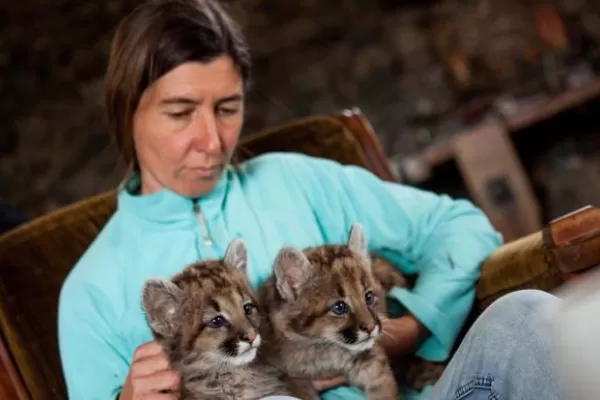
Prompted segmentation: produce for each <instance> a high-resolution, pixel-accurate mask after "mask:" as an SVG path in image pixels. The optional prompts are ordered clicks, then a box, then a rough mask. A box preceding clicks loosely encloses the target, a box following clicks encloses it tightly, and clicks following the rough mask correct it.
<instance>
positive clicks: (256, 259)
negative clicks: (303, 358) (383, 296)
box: [59, 0, 559, 400]
mask: <svg viewBox="0 0 600 400" xmlns="http://www.w3.org/2000/svg"><path fill="white" fill-rule="evenodd" d="M249 69H250V57H249V53H248V49H247V47H246V44H245V42H244V38H243V37H242V35H241V33H240V31H239V29H238V27H237V26H236V25H235V23H234V22H233V21H232V20H231V19H230V18H229V17H228V15H227V14H226V13H225V12H224V11H223V10H222V9H221V8H220V7H219V6H218V3H217V2H216V1H211V0H163V1H152V2H148V3H145V4H142V5H140V6H139V7H138V8H137V9H136V10H135V11H133V12H132V13H131V14H130V15H129V16H127V17H126V18H125V19H124V20H123V21H122V23H121V24H120V26H119V27H118V30H117V32H116V35H115V38H114V41H113V44H112V48H111V52H110V60H109V66H108V71H107V77H106V78H107V80H106V105H107V109H108V116H109V121H110V123H111V127H112V130H113V132H114V134H115V138H116V141H117V143H118V145H119V148H120V150H121V152H122V155H123V157H124V159H125V161H126V162H127V163H128V164H129V165H130V166H131V171H132V173H131V174H130V177H129V179H128V180H127V181H126V182H125V183H124V185H123V186H122V187H121V188H120V191H119V195H118V210H117V212H116V213H115V214H114V216H113V217H112V218H111V220H110V221H109V222H108V224H107V225H106V226H105V228H104V229H103V231H102V232H101V233H100V235H99V236H98V237H97V239H96V240H95V242H94V243H93V244H92V245H91V246H90V248H89V249H88V250H87V252H86V253H85V254H84V255H83V256H82V258H81V259H80V261H79V262H78V264H77V265H76V266H75V268H74V269H73V271H72V272H71V273H70V275H69V277H68V278H67V280H66V282H65V283H64V286H63V288H62V291H61V296H60V305H59V341H60V351H61V359H62V363H63V368H64V374H65V377H66V381H67V387H68V391H69V395H70V398H73V399H114V398H116V397H117V396H119V398H120V399H121V400H129V399H140V398H144V399H172V398H176V397H175V395H174V394H170V393H173V392H176V391H177V388H178V377H177V376H176V374H175V373H174V372H173V371H171V370H170V368H169V365H168V362H167V360H166V358H165V357H164V354H163V353H162V352H161V350H160V348H159V347H158V346H157V345H156V343H154V342H152V341H151V339H152V336H151V333H150V331H149V328H148V326H147V324H146V322H145V320H144V316H143V314H142V311H141V308H140V292H141V287H142V284H143V283H144V281H145V280H146V279H147V278H149V277H156V276H159V277H170V276H172V275H173V274H175V273H176V272H178V271H179V270H180V269H181V268H182V267H183V266H185V265H187V264H190V263H192V262H194V261H197V260H198V259H205V258H220V257H222V256H223V253H224V250H225V248H226V246H227V244H228V243H229V242H230V241H231V240H232V239H233V238H235V237H242V238H243V239H244V241H245V242H246V244H247V246H248V249H249V252H250V262H249V265H248V274H249V279H250V281H251V282H252V283H253V285H259V284H260V283H261V282H263V281H264V280H265V279H266V278H267V277H268V276H269V274H270V265H271V262H272V261H273V259H274V256H275V254H276V253H277V251H278V250H279V248H280V247H281V246H282V245H283V244H294V245H296V246H299V247H301V248H303V247H308V246H316V245H322V244H324V243H341V242H345V241H346V238H347V235H348V232H349V229H350V226H351V224H353V223H355V222H359V223H361V224H362V225H363V227H364V228H365V231H366V234H367V236H368V237H369V241H370V245H371V247H372V250H373V251H377V252H379V253H381V254H383V255H385V256H387V257H388V258H389V259H390V260H393V261H394V262H395V264H397V265H398V266H400V267H401V268H402V269H403V270H404V271H406V272H419V275H420V277H419V280H418V281H417V283H416V286H415V288H414V290H413V291H411V292H408V291H406V290H404V289H401V288H395V289H393V290H392V291H391V292H390V293H389V296H390V298H391V299H392V300H393V301H395V303H396V304H397V305H401V306H402V307H403V309H404V310H406V312H404V313H402V314H401V313H400V311H398V313H397V314H398V315H397V318H393V319H390V321H389V322H388V323H386V326H385V330H386V331H387V332H389V333H390V335H385V337H384V339H383V342H382V344H383V345H384V347H385V349H386V351H387V352H388V353H389V354H390V356H399V355H401V354H404V353H406V352H408V351H414V350H416V351H417V354H418V355H419V356H421V357H423V358H425V359H429V360H437V361H440V360H445V359H447V357H448V356H449V352H450V350H451V348H452V347H453V344H454V341H455V339H456V336H457V334H458V332H459V330H460V328H461V326H462V324H463V323H464V321H465V318H466V316H467V313H468V312H469V308H470V306H471V304H472V302H473V298H474V282H475V280H476V279H477V277H478V266H479V264H480V263H481V261H482V260H484V259H485V258H486V257H487V256H488V255H489V254H490V253H491V252H492V251H493V250H494V249H495V248H497V247H498V246H499V245H500V243H501V238H500V236H499V235H498V234H497V233H496V232H495V231H494V230H493V228H492V226H491V225H490V223H489V221H488V220H487V218H486V217H485V216H484V214H483V213H482V212H481V211H480V210H478V209H476V208H475V207H473V206H472V205H471V204H470V203H468V202H466V201H453V200H451V199H449V198H448V197H446V196H438V195H435V194H432V193H427V192H423V191H419V190H417V189H413V188H410V187H407V186H403V185H399V184H391V183H385V182H382V181H381V180H379V179H378V178H376V177H375V176H373V175H372V174H371V173H369V172H367V171H365V170H363V169H360V168H356V167H345V166H342V165H339V164H337V163H335V162H332V161H329V160H322V159H315V158H311V157H307V156H304V155H299V154H272V155H266V156H261V157H257V158H255V159H253V160H252V161H249V162H247V163H245V164H243V165H240V166H238V168H236V169H235V170H234V169H233V168H231V167H230V160H231V157H232V154H233V153H234V151H235V148H236V144H237V141H238V137H239V133H240V129H241V126H242V120H243V112H244V96H245V87H246V85H247V83H248V79H249V75H250V74H249ZM547 301H549V300H548V299H547V298H546V297H545V296H544V295H541V294H537V293H535V292H534V293H529V292H524V293H523V294H519V295H514V296H509V298H508V299H507V300H504V301H503V302H499V303H498V304H497V305H495V306H494V307H492V308H491V310H490V311H489V312H487V313H486V314H485V315H484V316H483V317H481V319H480V320H479V321H478V323H477V324H476V325H475V327H474V328H473V329H472V331H471V333H470V334H469V336H468V337H467V339H465V341H464V343H463V346H462V347H461V350H460V351H459V352H458V354H457V356H456V357H455V358H454V360H453V361H452V363H451V365H450V368H449V369H448V371H447V373H446V374H445V376H444V378H443V379H442V380H441V382H440V383H439V384H438V385H437V387H436V388H435V393H433V394H431V396H430V397H429V398H430V399H446V398H450V397H452V396H455V393H464V392H467V393H468V392H469V390H470V389H474V391H473V392H472V394H473V396H477V395H480V394H479V393H483V392H485V393H487V394H485V395H484V396H486V397H485V398H492V397H490V391H494V390H497V391H498V392H499V395H500V396H501V397H502V398H511V395H510V393H512V398H515V399H516V398H519V399H521V398H544V399H554V398H559V395H558V389H557V388H555V386H553V382H550V383H549V384H548V382H547V381H550V380H551V378H552V375H551V372H548V371H547V370H546V369H540V370H537V369H534V370H532V371H529V372H527V373H522V374H521V375H514V371H515V369H514V368H517V367H518V366H519V365H520V364H519V363H521V365H525V364H526V363H527V365H528V366H529V365H533V366H534V367H535V365H538V363H539V364H540V365H543V364H545V363H546V361H547V360H546V358H545V357H547V351H545V350H546V349H545V348H544V347H543V346H544V343H545V342H544V341H543V338H541V336H540V332H538V331H537V330H536V328H535V326H534V325H532V324H534V323H535V321H534V320H533V319H531V318H529V319H525V318H526V316H527V315H529V314H531V312H532V311H531V310H533V309H535V307H537V306H538V303H544V302H547ZM399 308H400V307H398V309H399ZM400 314H401V315H400ZM507 320H510V321H511V323H510V324H508V325H507V322H506V321H507ZM486 321H487V322H486ZM506 326H509V327H510V328H511V329H513V330H511V331H506ZM499 336H501V337H502V340H496V339H498V338H499ZM523 344H527V347H526V348H523V349H519V351H518V352H511V350H510V349H516V348H517V347H518V346H520V345H523ZM500 345H502V346H501V347H502V352H500ZM505 347H506V348H508V349H509V353H508V355H507V354H505V353H504V352H505V351H506V350H505ZM509 356H510V357H509ZM501 360H510V362H511V363H512V366H511V368H510V369H509V367H508V363H507V362H506V363H499V362H498V361H501ZM515 365H516V366H517V367H515ZM490 376H493V379H492V378H490V379H488V377H490ZM513 378H514V379H513ZM474 379H476V380H474ZM492 381H493V382H494V383H493V385H492ZM541 383H543V384H544V385H543V387H542V385H541ZM510 384H512V385H516V386H515V387H521V388H522V389H519V390H520V391H516V392H515V391H513V389H509V385H510ZM315 385H316V386H317V387H318V388H320V389H322V390H324V392H323V397H324V398H327V399H334V398H344V399H361V398H364V397H363V396H362V395H361V392H360V391H358V390H356V389H354V388H348V387H345V386H344V385H343V382H342V381H341V380H340V379H332V380H328V381H319V382H315ZM519 385H521V386H519ZM328 389H329V390H328ZM479 390H481V391H482V392H479ZM530 390H531V391H533V390H535V393H534V392H530ZM425 395H426V394H422V395H421V397H422V398H424V396H425ZM530 395H531V396H530ZM456 398H458V397H456ZM473 398H478V397H473ZM481 398H483V397H481Z"/></svg>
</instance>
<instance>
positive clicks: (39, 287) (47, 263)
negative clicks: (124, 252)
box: [0, 109, 600, 400]
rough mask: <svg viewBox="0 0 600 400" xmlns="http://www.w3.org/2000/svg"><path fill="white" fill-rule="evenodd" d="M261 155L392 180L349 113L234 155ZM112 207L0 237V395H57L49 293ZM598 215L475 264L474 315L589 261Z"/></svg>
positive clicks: (279, 132) (108, 199)
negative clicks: (307, 158)
mask: <svg viewBox="0 0 600 400" xmlns="http://www.w3.org/2000/svg"><path fill="white" fill-rule="evenodd" d="M270 151H295V152H303V153H306V154H310V155H313V156H319V157H327V158H331V159H335V160H337V161H339V162H341V163H344V164H354V165H359V166H362V167H364V168H367V169H370V170H371V171H373V172H374V173H375V174H376V175H378V176H379V177H380V178H382V179H384V180H388V181H392V180H394V177H393V175H392V173H391V171H390V169H389V166H388V164H387V161H386V157H385V154H384V152H383V150H382V148H381V145H380V144H379V141H378V140H377V137H376V136H375V134H374V132H373V129H372V127H371V125H370V123H369V121H368V120H367V119H366V118H365V116H364V115H363V114H362V113H361V112H360V111H359V110H357V109H353V110H345V111H343V112H341V113H340V114H337V115H333V116H321V117H311V118H304V119H301V120H298V121H294V122H292V123H290V124H287V125H284V126H280V127H277V128H273V129H270V130H268V131H266V132H263V133H260V134H258V135H254V136H250V137H247V138H244V139H243V140H242V141H241V143H240V152H239V154H238V157H239V159H240V160H244V159H247V158H250V157H252V156H254V155H258V154H262V153H265V152H270ZM114 210H115V192H114V191H109V192H107V193H102V194H100V195H97V196H95V197H92V198H88V199H85V200H83V201H80V202H78V203H75V204H73V205H70V206H67V207H65V208H62V209H59V210H57V211H54V212H52V213H50V214H48V215H46V216H43V217H40V218H38V219H35V220H33V221H31V222H28V223H26V224H24V225H21V226H20V227H18V228H16V229H15V230H13V231H10V232H8V233H7V234H5V235H3V236H1V237H0V333H1V335H2V336H1V340H2V342H1V343H0V361H1V362H2V364H0V398H1V399H6V400H16V399H21V400H23V399H35V400H50V399H52V400H56V399H66V398H67V396H66V390H65V385H64V381H63V376H62V371H61V366H60V361H59V354H58V348H57V322H56V319H57V302H58V294H59V291H60V287H61V284H62V282H63V280H64V278H65V277H66V275H67V273H68V272H69V271H70V269H71V268H72V267H73V265H75V263H76V261H77V260H78V259H79V257H80V255H81V254H82V253H83V252H84V251H85V249H86V248H87V247H88V246H89V245H90V243H91V242H92V241H93V240H94V238H95V237H96V235H97V234H98V232H99V231H100V230H101V229H102V227H103V226H104V224H105V223H106V221H107V220H108V219H109V217H110V216H111V215H112V213H113V212H114ZM599 214H600V213H598V212H597V211H596V210H595V209H590V210H585V211H584V212H582V213H578V214H576V216H574V217H573V216H570V217H567V218H566V219H564V220H562V221H557V222H556V223H554V224H552V225H551V226H549V227H548V228H547V229H546V230H544V231H543V232H539V233H537V234H534V235H531V236H530V237H526V238H523V239H521V240H519V241H516V242H513V243H509V244H507V245H506V246H504V247H502V248H501V249H499V250H498V251H497V252H496V253H495V254H494V255H492V257H490V259H489V260H488V261H487V262H486V263H485V264H484V265H483V266H482V276H481V280H480V282H479V285H478V289H477V304H476V307H475V308H474V310H475V312H479V311H481V310H482V309H483V308H485V307H486V306H487V305H488V304H489V303H490V302H491V301H493V300H494V299H495V298H497V297H498V296H500V295H501V294H503V293H506V292H508V291H511V290H515V289H519V288H526V287H536V288H540V289H543V290H551V289H552V288H554V287H556V286H557V285H559V284H560V283H562V282H563V281H564V280H565V279H567V277H568V276H569V274H571V273H573V272H576V271H579V270H582V269H584V268H586V267H589V266H591V265H593V264H595V263H597V258H598V257H597V256H596V254H600V252H598V251H597V250H598V248H599V247H600V235H598V231H597V227H600V216H599ZM573 221H575V222H573ZM573 232H575V234H573ZM586 232H587V233H586ZM582 254H585V256H582Z"/></svg>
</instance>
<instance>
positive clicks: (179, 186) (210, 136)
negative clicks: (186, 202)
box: [133, 56, 244, 197]
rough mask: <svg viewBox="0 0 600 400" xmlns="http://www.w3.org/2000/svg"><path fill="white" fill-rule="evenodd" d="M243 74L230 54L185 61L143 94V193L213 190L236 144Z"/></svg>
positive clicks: (138, 126) (136, 121) (138, 125)
mask: <svg viewBox="0 0 600 400" xmlns="http://www.w3.org/2000/svg"><path fill="white" fill-rule="evenodd" d="M243 96H244V92H243V82H242V78H241V76H240V74H239V72H238V70H237V68H236V66H235V64H234V63H233V61H232V59H231V58H230V57H228V56H221V57H219V58H216V59H215V60H213V61H211V62H208V63H199V62H188V63H184V64H182V65H180V66H178V67H176V68H174V69H173V70H171V71H170V72H168V73H167V74H165V75H163V76H162V77H161V78H160V79H158V80H157V81H156V82H154V83H153V84H152V85H151V86H150V87H148V89H147V90H146V91H145V92H144V93H143V95H142V97H141V99H140V102H139V105H138V108H137V110H136V111H135V114H134V118H133V139H134V143H135V149H136V154H137V158H138V162H139V166H140V171H141V180H142V193H143V194H149V193H153V192H156V191H158V190H160V189H162V188H165V187H166V188H168V189H170V190H173V191H174V192H177V193H179V194H181V195H183V196H187V197H199V196H201V195H204V194H207V193H209V192H210V191H211V190H212V189H213V188H214V187H215V185H216V183H217V181H218V180H219V178H220V176H221V174H222V173H223V170H224V168H225V166H226V164H227V163H228V162H229V160H230V158H231V155H232V153H233V151H234V149H235V147H236V145H237V141H238V138H239V134H240V129H241V126H242V122H243V115H244V97H243Z"/></svg>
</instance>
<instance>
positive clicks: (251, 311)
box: [244, 303, 256, 315]
mask: <svg viewBox="0 0 600 400" xmlns="http://www.w3.org/2000/svg"><path fill="white" fill-rule="evenodd" d="M254 311H256V306H255V305H254V304H252V303H247V304H244V313H245V314H246V315H252V314H254Z"/></svg>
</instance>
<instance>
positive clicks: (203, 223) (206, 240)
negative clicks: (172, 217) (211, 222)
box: [194, 202, 213, 246]
mask: <svg viewBox="0 0 600 400" xmlns="http://www.w3.org/2000/svg"><path fill="white" fill-rule="evenodd" d="M194 214H196V218H197V219H198V222H200V226H201V227H202V230H203V231H204V237H203V238H202V239H203V241H204V244H205V245H206V246H212V245H213V240H212V238H211V237H210V233H209V232H208V228H207V226H206V218H204V214H202V210H201V209H200V205H199V204H198V203H197V202H194Z"/></svg>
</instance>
